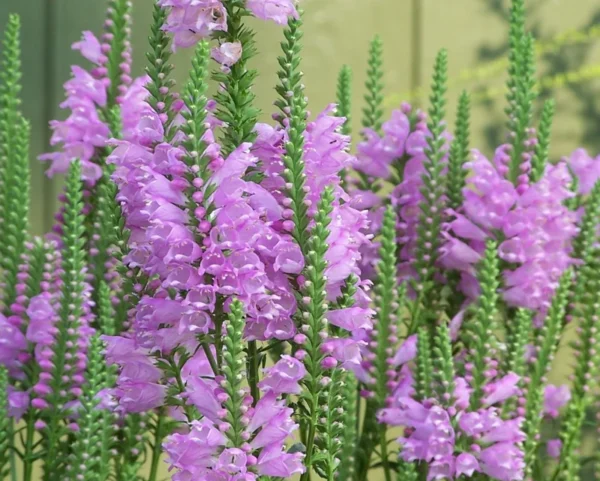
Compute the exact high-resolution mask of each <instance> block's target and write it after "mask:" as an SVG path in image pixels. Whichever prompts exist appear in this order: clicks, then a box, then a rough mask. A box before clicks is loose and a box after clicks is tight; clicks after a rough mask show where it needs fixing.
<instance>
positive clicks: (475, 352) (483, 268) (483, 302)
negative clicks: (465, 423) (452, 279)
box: [469, 241, 500, 409]
mask: <svg viewBox="0 0 600 481" xmlns="http://www.w3.org/2000/svg"><path fill="white" fill-rule="evenodd" d="M498 264H499V262H498V256H497V245H496V242H494V241H488V242H487V245H486V249H485V255H484V258H483V261H482V262H481V265H480V267H479V272H478V276H477V277H478V280H479V284H480V285H481V294H480V295H479V299H478V300H477V311H476V313H475V322H473V323H472V324H471V325H470V326H469V327H470V329H471V332H470V334H471V336H470V337H471V339H470V350H471V352H472V355H471V357H470V359H469V361H470V362H471V364H473V370H472V372H471V375H472V376H473V381H472V382H471V387H472V388H473V392H472V393H471V408H472V409H477V408H479V405H480V403H481V399H482V398H483V394H484V393H483V387H484V385H485V382H486V377H485V371H486V370H487V368H488V366H487V363H486V361H485V359H486V358H488V357H489V356H490V355H491V352H492V351H491V350H490V346H493V345H494V344H495V342H496V340H495V337H494V336H495V334H494V332H495V330H496V316H497V314H498V307H497V303H498V289H499V287H500V285H499V276H500V269H499V266H498Z"/></svg>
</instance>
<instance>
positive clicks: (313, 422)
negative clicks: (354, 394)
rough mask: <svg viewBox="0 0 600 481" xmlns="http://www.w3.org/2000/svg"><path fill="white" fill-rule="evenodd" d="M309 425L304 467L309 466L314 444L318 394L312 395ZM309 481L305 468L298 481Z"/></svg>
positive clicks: (308, 474)
mask: <svg viewBox="0 0 600 481" xmlns="http://www.w3.org/2000/svg"><path fill="white" fill-rule="evenodd" d="M310 413H311V416H310V425H309V428H308V437H307V438H306V458H304V462H305V465H306V466H310V465H311V464H310V463H311V458H312V452H313V448H314V444H315V435H316V430H317V422H318V413H319V399H318V394H316V395H315V394H313V396H312V402H311V409H310ZM309 480H310V468H307V469H306V471H305V472H304V473H303V474H302V476H301V477H300V481H309Z"/></svg>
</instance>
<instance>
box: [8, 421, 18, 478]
mask: <svg viewBox="0 0 600 481" xmlns="http://www.w3.org/2000/svg"><path fill="white" fill-rule="evenodd" d="M9 427H10V433H11V434H10V435H9V438H8V439H9V441H10V443H11V444H12V446H11V447H10V448H9V449H10V479H11V480H12V481H17V458H16V453H15V446H14V444H15V437H14V435H13V434H14V432H15V423H14V421H13V420H12V418H11V420H10V424H9Z"/></svg>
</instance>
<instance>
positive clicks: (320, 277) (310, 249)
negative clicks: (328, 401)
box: [301, 187, 333, 481]
mask: <svg viewBox="0 0 600 481" xmlns="http://www.w3.org/2000/svg"><path fill="white" fill-rule="evenodd" d="M332 204H333V192H332V189H331V187H327V188H326V189H325V190H324V191H323V194H322V195H321V200H320V202H319V205H318V206H317V212H316V214H315V219H314V221H315V223H314V227H313V229H312V231H311V236H310V239H309V241H308V244H307V252H306V269H305V270H306V274H305V276H306V280H305V283H304V289H303V296H304V297H305V298H306V299H307V304H306V305H305V306H302V321H303V323H304V324H303V326H302V332H303V333H304V334H305V336H306V342H305V343H304V346H303V347H304V350H305V356H304V365H305V366H306V370H307V375H306V376H305V378H304V380H303V383H304V386H305V389H304V390H303V391H302V394H301V398H302V400H303V401H304V402H305V403H306V410H307V417H306V419H304V420H303V421H304V429H305V432H307V433H308V435H307V437H306V458H305V464H306V468H307V469H306V472H307V473H308V472H309V471H310V467H311V466H312V457H313V454H314V453H313V449H314V440H315V433H316V426H317V422H318V420H319V417H320V413H321V406H320V403H319V392H320V391H321V389H322V387H323V386H322V383H323V367H322V366H321V363H322V361H323V359H324V357H325V356H324V355H323V352H322V350H321V344H322V342H323V337H322V336H323V334H324V333H326V331H327V328H326V321H325V315H326V314H327V310H328V305H327V291H326V278H325V269H326V268H327V262H326V261H325V254H326V253H327V247H328V246H327V237H328V236H329V229H328V226H329V223H330V222H331V219H330V217H329V216H330V215H331V211H332V209H333V206H332ZM307 477H308V475H306V474H304V475H303V477H302V479H303V481H305V480H306V479H307Z"/></svg>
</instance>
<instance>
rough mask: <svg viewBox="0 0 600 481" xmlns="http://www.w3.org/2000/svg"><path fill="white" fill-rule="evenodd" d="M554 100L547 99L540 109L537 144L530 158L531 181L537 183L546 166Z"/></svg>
mask: <svg viewBox="0 0 600 481" xmlns="http://www.w3.org/2000/svg"><path fill="white" fill-rule="evenodd" d="M554 105H555V104H554V100H552V99H549V100H546V101H545V102H544V108H543V109H542V118H541V119H540V126H539V128H538V135H537V144H536V145H535V150H534V153H533V157H532V158H531V175H530V178H531V181H532V182H537V181H538V180H540V179H541V178H542V175H544V170H545V169H546V165H547V164H548V151H549V149H550V133H551V130H552V118H553V117H554Z"/></svg>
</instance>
